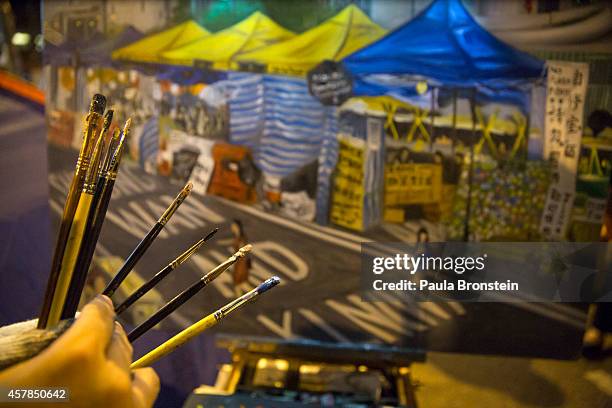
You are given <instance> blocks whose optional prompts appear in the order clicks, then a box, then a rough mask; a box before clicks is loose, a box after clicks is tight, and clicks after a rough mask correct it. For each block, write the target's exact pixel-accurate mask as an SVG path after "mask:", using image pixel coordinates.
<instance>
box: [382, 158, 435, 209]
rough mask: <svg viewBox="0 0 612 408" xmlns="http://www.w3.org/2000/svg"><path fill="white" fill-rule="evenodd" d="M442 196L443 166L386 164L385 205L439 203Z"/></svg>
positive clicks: (430, 164) (431, 164)
mask: <svg viewBox="0 0 612 408" xmlns="http://www.w3.org/2000/svg"><path fill="white" fill-rule="evenodd" d="M441 197H442V166H441V165H439V164H433V163H401V164H399V163H398V164H390V165H387V166H385V206H393V205H408V204H431V203H437V202H439V201H440V199H441Z"/></svg>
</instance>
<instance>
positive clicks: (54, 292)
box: [0, 94, 279, 367]
mask: <svg viewBox="0 0 612 408" xmlns="http://www.w3.org/2000/svg"><path fill="white" fill-rule="evenodd" d="M105 108H106V98H105V97H104V96H102V95H99V94H97V95H95V96H94V97H93V99H92V102H91V105H90V108H89V113H88V115H87V117H86V118H85V123H84V129H83V143H82V146H81V150H80V152H79V156H78V159H77V164H76V169H75V172H74V177H73V179H72V183H71V185H70V188H69V190H68V196H67V198H66V204H65V207H64V212H63V215H62V220H61V224H60V229H59V234H58V238H57V243H56V246H55V252H54V254H53V262H52V266H51V272H50V276H49V281H48V283H47V290H46V293H45V297H44V301H43V307H42V310H41V313H40V316H39V320H38V327H37V329H36V330H37V333H36V335H35V336H32V335H29V336H24V337H23V338H24V339H26V338H27V339H28V343H27V347H16V348H15V349H16V350H18V351H16V352H15V353H14V355H12V356H11V361H10V364H13V363H14V362H16V361H19V360H20V359H25V358H28V357H29V356H33V355H35V354H37V353H38V352H39V351H40V350H42V349H43V348H44V345H45V344H48V343H49V342H51V341H53V339H54V338H55V337H57V336H58V335H60V334H61V333H62V332H63V330H65V329H66V328H67V327H68V326H69V324H66V322H69V321H70V320H71V319H72V318H74V316H75V314H76V311H77V308H78V305H79V301H80V298H81V294H82V292H83V288H84V286H85V282H86V279H87V274H88V272H89V269H90V265H91V262H92V259H93V255H94V251H95V248H96V244H97V242H98V238H99V236H100V231H101V229H102V224H103V222H104V218H105V215H106V211H107V209H108V206H109V202H110V198H111V195H112V192H113V186H114V183H115V179H116V178H117V173H118V171H119V163H120V161H121V156H122V153H123V150H124V148H125V145H126V138H127V136H128V134H129V130H130V119H128V120H127V122H126V123H125V125H124V126H123V128H122V130H119V129H116V130H115V131H113V132H111V131H110V130H111V127H112V120H113V111H112V110H110V109H109V110H108V111H106V113H104V111H105ZM192 188H193V186H192V184H191V182H189V183H187V184H186V185H185V187H183V189H182V190H181V191H180V192H179V194H178V195H177V197H176V198H175V199H174V200H173V201H172V203H170V205H169V206H168V208H167V209H166V211H164V213H163V214H162V215H161V216H160V217H159V219H158V220H157V222H156V223H155V224H154V225H153V226H152V227H151V229H150V230H149V232H148V233H147V234H146V235H145V236H144V238H142V240H141V241H140V242H139V243H138V245H136V248H134V250H133V251H132V253H131V254H130V255H129V256H128V257H127V258H126V260H125V262H124V263H123V265H122V266H121V268H120V269H119V270H118V271H117V273H116V274H115V276H114V277H113V279H112V280H111V281H110V282H109V283H108V285H107V286H106V288H105V289H104V291H103V294H104V295H106V296H109V297H112V296H113V294H114V293H115V291H116V290H117V289H118V288H119V285H121V283H122V282H123V281H124V280H125V278H126V277H127V276H128V274H129V273H130V272H131V271H132V269H134V267H135V265H136V264H137V262H138V261H139V260H140V259H141V258H142V256H143V255H144V254H145V252H146V251H147V249H148V248H149V247H150V246H151V244H152V243H153V242H154V241H155V238H156V237H157V236H158V235H159V233H160V232H161V231H162V229H163V228H164V226H165V225H166V223H167V222H168V221H169V220H170V218H171V217H172V215H173V214H174V213H175V212H176V211H177V210H178V208H179V207H180V205H181V204H182V202H183V201H184V200H185V199H186V198H187V197H188V196H189V195H190V193H191V190H192ZM217 230H218V229H217V228H215V229H214V230H212V231H210V232H209V233H208V235H206V237H204V238H202V239H201V240H199V241H198V242H196V243H194V244H193V245H192V246H191V247H190V248H188V249H187V250H186V251H185V252H183V253H182V254H180V255H179V256H178V257H176V258H175V259H174V260H172V261H171V262H170V263H169V264H168V265H167V266H166V267H164V268H163V269H162V270H160V271H159V272H158V273H157V274H155V275H154V276H153V277H152V278H151V279H150V280H149V281H147V282H145V283H144V284H143V285H142V286H141V287H139V288H138V289H137V290H136V291H135V292H134V293H132V294H131V295H130V296H128V297H127V299H125V300H124V301H123V302H122V303H120V304H118V305H117V306H116V308H115V311H116V313H117V315H119V314H121V313H123V312H124V311H125V310H126V309H127V308H128V307H130V306H131V305H132V304H134V303H135V302H136V301H138V299H140V298H141V297H142V296H143V295H144V294H146V293H147V292H148V291H150V290H151V289H153V288H154V287H155V286H156V285H157V284H158V283H159V282H160V281H161V280H162V279H164V278H165V277H166V276H167V275H169V274H170V273H171V272H172V271H173V270H175V269H176V268H178V267H179V266H180V265H181V264H183V263H184V262H185V261H187V260H188V259H189V257H191V255H193V254H194V253H195V252H196V251H197V250H198V249H199V248H200V247H202V246H203V245H204V244H205V243H206V242H207V241H208V240H209V239H211V238H212V237H213V236H214V235H215V233H216V232H217ZM250 250H251V245H246V246H244V247H242V248H240V250H239V251H238V252H236V253H235V254H234V255H232V256H230V257H229V258H228V259H227V260H226V261H225V262H223V263H221V264H220V265H219V266H217V267H216V268H214V269H213V270H211V271H210V272H208V273H206V274H205V275H204V276H202V277H201V278H200V279H198V280H197V281H196V282H195V283H193V284H192V285H191V286H190V287H188V288H187V289H185V290H184V291H182V292H181V293H179V294H178V295H176V296H175V297H174V298H173V299H172V300H171V301H169V302H168V303H167V304H166V305H164V306H163V307H162V308H161V309H159V310H158V311H157V312H155V313H154V314H153V315H152V316H151V317H150V318H148V319H147V320H146V321H144V322H143V323H142V324H140V325H139V326H138V327H136V328H135V329H134V330H133V331H131V332H130V333H129V335H128V338H129V340H130V341H134V340H136V339H137V338H138V337H140V336H141V335H142V334H144V333H145V332H146V331H148V330H149V329H151V328H152V327H154V326H155V325H157V324H158V323H160V322H161V321H162V320H163V319H164V318H166V317H167V316H168V315H170V314H171V313H172V312H173V311H174V310H176V309H177V308H178V307H180V306H181V305H182V304H184V303H185V302H187V301H188V300H189V299H191V298H192V297H193V296H194V295H196V294H197V293H198V292H200V291H201V290H202V289H204V288H205V287H206V286H207V285H208V284H209V283H210V282H212V281H213V280H214V279H215V278H216V277H218V276H219V275H220V274H221V273H223V272H224V271H226V270H227V269H228V268H230V267H231V266H232V265H233V264H235V263H236V262H238V261H239V260H240V259H241V258H243V257H245V256H246V255H247V254H248V252H249V251H250ZM278 283H279V279H278V278H277V277H273V278H271V279H268V280H267V281H265V282H263V283H262V284H261V285H259V286H258V287H257V288H255V289H253V290H252V291H250V292H248V293H246V294H245V295H243V296H241V297H239V298H237V299H235V300H234V301H232V302H230V303H229V304H227V305H226V306H224V307H222V308H221V309H219V310H217V311H216V312H214V313H212V314H211V315H209V316H207V317H205V318H204V319H202V320H200V321H199V322H197V323H195V324H194V325H193V326H191V327H189V328H187V329H185V330H184V331H183V332H181V333H179V334H178V335H177V336H175V337H173V338H172V339H170V340H169V341H168V342H167V343H164V344H162V345H161V346H159V347H158V348H157V349H155V350H153V351H152V352H151V353H149V354H147V355H145V356H144V357H142V358H141V359H140V360H138V361H137V362H135V363H134V366H135V367H136V366H137V367H141V366H144V365H148V364H150V363H152V362H154V361H156V360H157V359H158V358H160V357H161V356H164V355H166V354H167V353H169V352H170V351H171V350H173V349H175V348H176V347H178V346H180V345H181V344H183V343H185V342H186V341H188V340H189V339H191V338H192V337H193V336H195V335H196V334H198V333H200V332H202V331H203V330H205V329H206V328H208V327H211V326H213V325H214V324H216V323H217V322H218V321H220V320H221V319H222V318H223V317H225V316H226V315H228V314H229V313H231V312H232V311H234V310H236V309H238V308H239V307H241V306H243V305H245V304H246V303H249V302H251V301H252V300H254V299H255V298H256V297H257V296H258V295H259V294H261V293H263V292H265V291H266V290H268V289H270V288H272V287H274V286H276V285H277V284H278ZM60 322H61V323H62V324H59V323H60ZM41 333H42V334H41ZM33 338H35V339H40V341H38V340H35V341H33V340H32V339H33ZM18 343H19V336H18V337H17V338H16V339H11V344H18ZM43 343H44V344H43ZM0 360H2V359H1V358H0ZM0 362H1V361H0ZM0 366H1V364H0Z"/></svg>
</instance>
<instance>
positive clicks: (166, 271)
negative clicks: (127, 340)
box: [115, 264, 174, 315]
mask: <svg viewBox="0 0 612 408" xmlns="http://www.w3.org/2000/svg"><path fill="white" fill-rule="evenodd" d="M173 270H174V267H173V266H172V264H170V265H168V266H166V267H165V268H164V269H162V270H161V271H159V272H157V273H156V274H155V276H153V277H152V278H151V279H149V281H147V282H145V283H144V284H143V285H142V286H141V287H139V288H138V289H136V291H135V292H134V293H132V294H131V295H130V296H129V297H128V298H127V299H125V300H124V301H123V303H121V304H120V305H119V306H117V307H116V308H115V313H116V314H117V315H119V314H121V313H123V312H124V311H125V309H127V308H128V307H130V306H131V305H132V304H133V303H134V302H136V301H137V300H138V299H140V298H141V297H142V296H143V295H144V294H145V293H147V292H148V291H150V290H151V289H153V288H154V287H155V286H156V285H157V284H158V283H159V282H160V281H161V280H162V279H164V278H165V277H166V276H167V275H168V274H169V273H170V272H172V271H173Z"/></svg>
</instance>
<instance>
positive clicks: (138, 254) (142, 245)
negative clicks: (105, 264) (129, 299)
mask: <svg viewBox="0 0 612 408" xmlns="http://www.w3.org/2000/svg"><path fill="white" fill-rule="evenodd" d="M163 228H164V224H162V223H160V222H156V223H155V225H154V226H153V228H151V230H150V231H149V232H148V233H147V235H146V236H145V237H144V238H143V239H142V241H140V242H139V243H138V245H137V246H136V248H134V250H133V251H132V253H131V254H130V255H129V256H128V257H127V259H126V260H125V263H124V264H123V266H122V267H121V269H119V272H117V274H116V275H115V277H114V278H113V279H112V280H111V281H110V283H109V284H108V285H107V286H106V288H105V289H104V292H102V294H103V295H106V296H108V297H111V296H113V294H114V293H115V291H116V290H117V288H118V287H119V285H121V282H123V280H124V279H125V277H126V276H127V275H128V273H130V271H131V270H132V269H133V268H134V265H136V262H138V261H139V260H140V258H142V256H143V255H144V253H145V252H146V251H147V249H149V247H150V246H151V244H152V243H153V241H155V238H156V237H157V235H159V233H160V232H161V230H162V229H163Z"/></svg>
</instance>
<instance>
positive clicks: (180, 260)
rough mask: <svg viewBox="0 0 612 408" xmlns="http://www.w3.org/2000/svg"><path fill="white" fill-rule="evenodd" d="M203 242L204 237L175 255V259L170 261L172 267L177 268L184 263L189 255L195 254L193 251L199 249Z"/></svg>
mask: <svg viewBox="0 0 612 408" xmlns="http://www.w3.org/2000/svg"><path fill="white" fill-rule="evenodd" d="M204 242H206V241H204V238H202V239H201V240H199V241H198V242H196V243H195V244H193V245H192V246H191V247H190V248H189V249H188V250H186V251H185V252H183V253H182V254H180V255H179V256H177V257H176V259H175V260H173V261H172V262H170V265H171V266H172V269H175V268H178V267H179V266H181V265H182V264H183V263H185V262H186V261H187V260H188V259H189V258H190V257H191V255H193V254H195V252H196V251H197V250H198V249H200V247H201V246H202V245H204Z"/></svg>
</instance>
